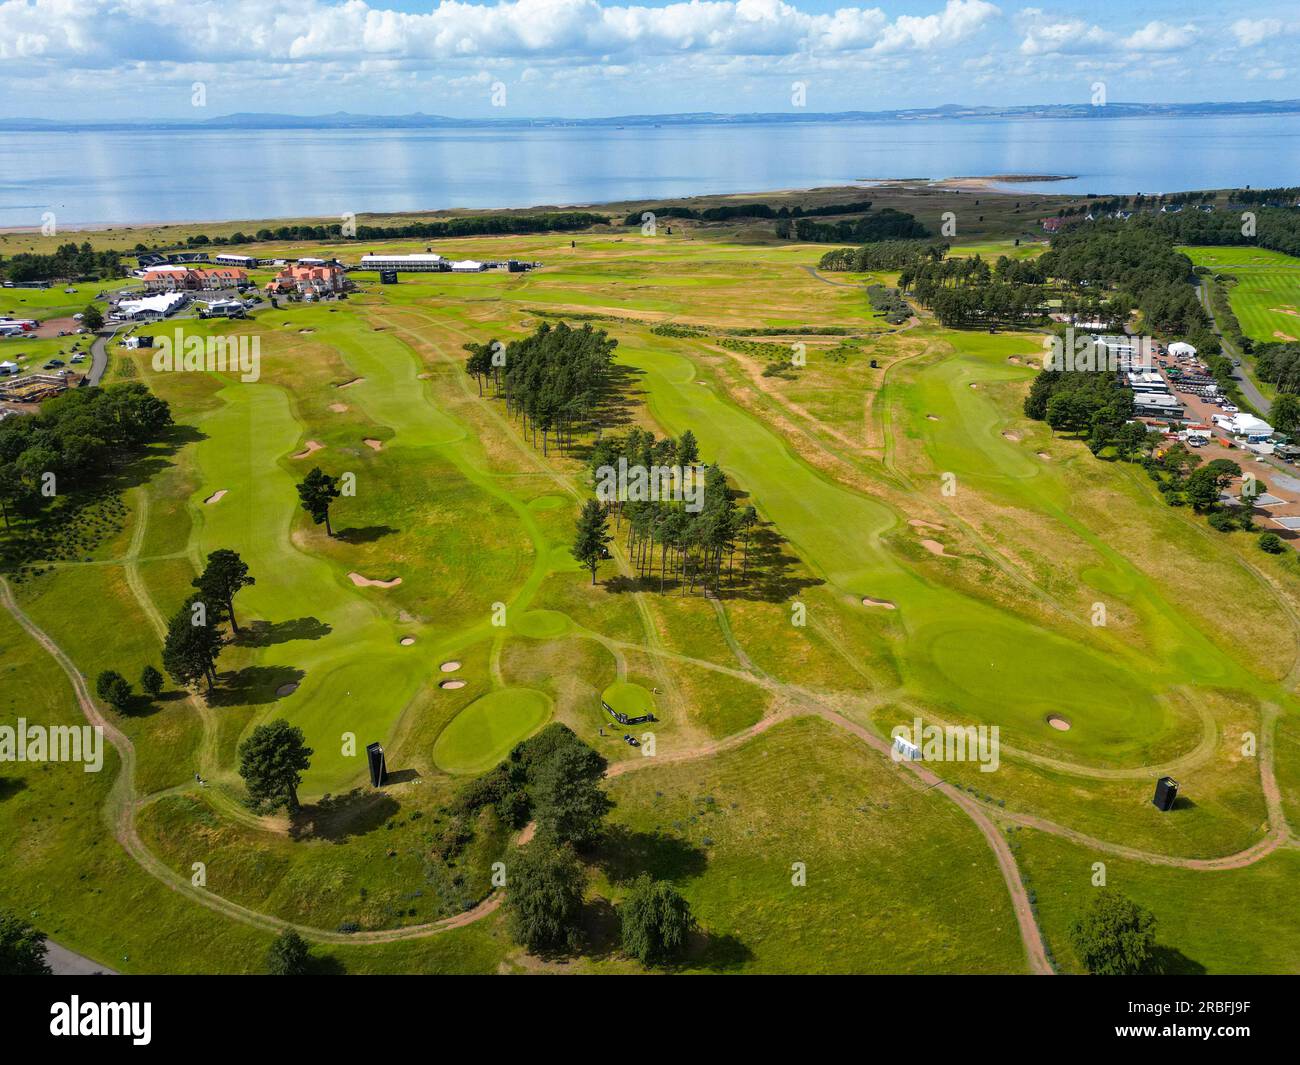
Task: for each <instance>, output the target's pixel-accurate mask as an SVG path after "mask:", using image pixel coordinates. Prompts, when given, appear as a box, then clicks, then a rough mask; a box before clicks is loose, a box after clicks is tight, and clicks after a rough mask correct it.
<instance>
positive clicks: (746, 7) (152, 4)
mask: <svg viewBox="0 0 1300 1065" xmlns="http://www.w3.org/2000/svg"><path fill="white" fill-rule="evenodd" d="M999 13H1000V12H999V10H998V8H997V7H995V6H994V5H993V4H991V3H988V2H987V0H947V3H946V5H945V7H944V8H943V10H942V11H939V12H937V13H935V14H931V15H925V16H920V17H918V16H911V15H904V16H901V17H899V18H898V19H895V20H893V21H891V20H890V19H889V17H888V16H887V15H886V14H885V13H884V12H882V11H881V10H880V9H878V8H866V7H844V8H841V9H839V10H836V11H834V12H831V13H828V14H814V13H810V12H806V11H803V10H800V9H799V8H797V7H795V6H793V5H791V4H788V3H784V2H783V0H687V2H683V3H671V4H668V5H667V6H665V7H638V6H626V7H618V6H603V5H602V4H601V3H599V2H598V0H513V2H511V0H497V2H496V3H492V4H473V3H465V2H461V0H441V2H440V3H439V4H438V5H437V6H436V7H434V8H432V9H431V10H430V11H427V12H422V13H407V12H402V11H395V10H386V9H384V8H381V7H372V6H371V5H370V4H369V3H367V2H366V0H344V2H343V3H334V4H331V3H326V2H324V0H302V2H295V0H264V2H262V0H226V2H222V0H188V2H186V3H170V2H166V0H82V2H77V0H32V2H27V0H4V2H0V26H4V27H5V32H4V34H3V35H0V58H5V59H16V58H27V59H30V58H33V57H38V56H39V57H45V58H51V59H59V60H63V61H79V62H81V63H84V64H86V65H97V64H112V63H119V62H122V61H124V60H144V61H153V62H156V61H160V60H172V61H177V62H185V61H205V60H206V61H219V60H221V59H236V58H241V59H261V60H264V61H269V62H278V61H289V62H304V61H308V60H315V61H320V60H347V59H355V60H359V59H363V58H367V57H369V58H376V57H385V58H391V59H409V60H424V61H439V60H441V61H447V60H458V59H468V58H470V57H474V58H478V59H485V58H540V57H548V56H550V57H557V58H561V57H563V58H570V59H575V60H580V59H583V58H595V57H600V56H606V55H622V54H628V55H634V56H642V57H644V56H653V55H678V54H683V53H696V52H698V53H711V54H718V55H728V56H731V55H786V54H790V53H794V52H832V53H833V52H843V51H868V50H874V51H878V52H893V51H900V50H909V49H915V50H929V49H933V48H939V47H944V46H948V45H953V44H956V43H959V42H961V41H964V40H966V39H968V38H969V37H970V36H971V35H973V34H974V33H977V32H978V31H979V30H981V29H982V28H983V27H985V26H986V25H988V24H989V23H990V22H991V21H993V20H994V19H996V18H997V17H998V15H999Z"/></svg>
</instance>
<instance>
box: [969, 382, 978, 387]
mask: <svg viewBox="0 0 1300 1065" xmlns="http://www.w3.org/2000/svg"><path fill="white" fill-rule="evenodd" d="M970 386H971V388H979V384H978V383H976V382H975V381H972V382H971V383H970Z"/></svg>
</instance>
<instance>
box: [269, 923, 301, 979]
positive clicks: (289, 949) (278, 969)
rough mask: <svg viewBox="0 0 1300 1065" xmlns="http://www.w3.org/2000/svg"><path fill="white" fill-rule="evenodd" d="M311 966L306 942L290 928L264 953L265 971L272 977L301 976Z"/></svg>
mask: <svg viewBox="0 0 1300 1065" xmlns="http://www.w3.org/2000/svg"><path fill="white" fill-rule="evenodd" d="M310 966H311V950H310V948H309V947H308V946H307V941H306V940H305V939H303V938H302V936H300V935H299V934H298V933H297V932H295V931H294V930H293V929H292V928H286V929H285V930H284V931H283V932H281V933H280V934H279V935H278V936H277V937H276V940H275V942H274V943H272V944H271V946H270V949H269V950H267V952H266V971H267V972H268V973H270V974H271V975H272V976H302V975H304V974H305V973H306V972H307V970H308V969H309V968H310Z"/></svg>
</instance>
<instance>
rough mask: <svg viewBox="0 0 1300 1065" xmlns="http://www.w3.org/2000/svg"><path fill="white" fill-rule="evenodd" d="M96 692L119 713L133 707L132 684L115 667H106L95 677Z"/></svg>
mask: <svg viewBox="0 0 1300 1065" xmlns="http://www.w3.org/2000/svg"><path fill="white" fill-rule="evenodd" d="M95 694H96V695H98V696H99V697H100V698H101V699H103V700H104V702H106V703H108V705H109V706H111V707H112V708H113V709H114V710H116V711H117V712H118V713H119V714H122V713H125V712H126V711H127V710H128V709H130V707H131V685H130V684H129V683H128V682H127V679H126V678H125V677H124V676H122V674H121V673H118V672H117V671H116V670H113V669H106V670H104V672H102V673H101V674H100V675H99V676H98V677H96V678H95Z"/></svg>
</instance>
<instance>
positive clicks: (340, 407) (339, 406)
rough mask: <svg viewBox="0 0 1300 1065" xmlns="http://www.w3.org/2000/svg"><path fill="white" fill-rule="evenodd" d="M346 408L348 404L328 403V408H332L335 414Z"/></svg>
mask: <svg viewBox="0 0 1300 1065" xmlns="http://www.w3.org/2000/svg"><path fill="white" fill-rule="evenodd" d="M347 409H348V405H347V404H346V403H331V404H330V410H332V411H333V412H334V413H335V414H342V413H343V412H344V411H345V410H347Z"/></svg>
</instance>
